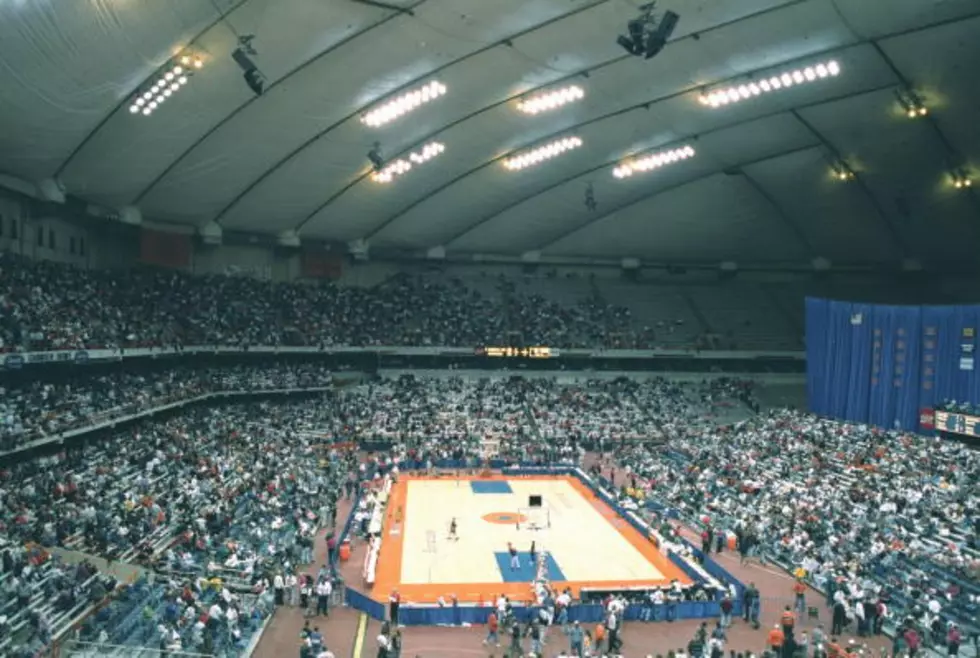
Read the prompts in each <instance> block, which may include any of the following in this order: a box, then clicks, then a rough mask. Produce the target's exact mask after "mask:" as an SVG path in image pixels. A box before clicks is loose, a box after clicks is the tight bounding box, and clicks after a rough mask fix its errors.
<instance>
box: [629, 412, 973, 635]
mask: <svg viewBox="0 0 980 658" xmlns="http://www.w3.org/2000/svg"><path fill="white" fill-rule="evenodd" d="M671 434H672V436H674V437H676V438H674V439H673V440H672V441H671V443H670V445H669V447H668V448H666V449H662V450H651V449H649V448H648V447H646V446H643V445H638V444H634V445H626V446H621V447H620V448H619V449H618V451H617V454H616V461H617V463H619V464H620V465H625V466H626V468H627V469H628V470H627V471H626V472H627V473H628V481H627V480H625V479H624V478H623V477H622V476H621V477H620V481H619V482H618V483H617V484H618V485H620V486H621V487H622V488H621V490H620V491H621V495H623V496H624V497H630V498H634V499H638V500H643V501H645V502H646V507H647V508H648V509H649V510H651V511H653V513H654V514H656V515H660V516H667V515H679V516H680V517H681V518H683V519H685V520H687V521H688V522H690V523H691V524H694V525H696V526H697V527H700V528H702V529H703V532H704V534H703V542H704V544H703V546H704V548H705V549H714V548H718V547H724V546H727V545H728V541H729V539H728V537H729V536H730V535H731V536H734V537H736V539H737V543H738V546H739V549H740V550H741V551H742V552H743V554H746V555H752V554H759V555H761V556H763V557H764V558H765V559H768V560H774V561H776V562H777V563H779V564H782V565H784V566H787V567H788V568H790V569H792V570H794V571H795V572H797V573H798V575H800V576H802V577H804V578H805V579H807V580H808V581H809V582H811V583H812V584H814V585H815V586H816V587H818V588H819V589H821V590H823V591H825V592H826V593H827V597H828V602H830V603H831V604H832V605H833V607H834V625H833V628H832V629H831V630H832V631H833V632H835V633H839V632H840V631H841V629H842V628H844V627H848V626H849V629H850V632H851V633H853V634H857V635H867V634H871V633H874V632H880V631H881V629H882V627H883V626H884V625H886V624H887V625H889V626H890V627H893V628H894V629H896V630H897V631H898V635H899V637H900V638H903V639H902V641H903V642H905V643H906V645H905V647H904V649H905V650H906V651H905V652H907V650H908V648H909V646H908V645H909V643H917V642H919V641H920V640H919V638H921V642H922V643H923V644H925V643H929V644H938V645H944V644H945V643H946V636H947V633H948V632H949V631H951V630H953V629H957V632H958V633H963V634H964V635H965V634H966V633H967V632H969V633H976V632H977V631H978V630H980V629H978V627H977V621H976V620H977V619H978V617H980V543H978V541H980V540H978V538H980V514H978V512H977V510H978V509H980V489H978V484H977V483H978V482H980V454H978V453H977V452H976V451H972V450H970V449H969V448H967V447H964V446H962V445H960V444H956V443H950V442H945V441H942V440H940V439H927V438H922V437H914V436H909V435H902V434H898V433H893V432H884V431H881V430H878V429H874V428H871V427H867V426H858V425H849V424H844V423H839V422H834V421H829V420H822V419H818V418H815V417H813V416H810V415H807V414H803V413H800V412H795V411H788V410H778V411H771V412H768V413H765V414H760V415H757V416H754V417H751V418H749V419H746V420H743V421H741V422H737V423H733V424H728V425H722V426H718V425H711V424H705V423H690V424H688V425H687V427H686V430H685V428H683V427H675V428H673V429H672V431H671ZM621 472H622V471H621ZM906 635H908V636H909V638H906ZM897 653H903V651H898V652H897Z"/></svg>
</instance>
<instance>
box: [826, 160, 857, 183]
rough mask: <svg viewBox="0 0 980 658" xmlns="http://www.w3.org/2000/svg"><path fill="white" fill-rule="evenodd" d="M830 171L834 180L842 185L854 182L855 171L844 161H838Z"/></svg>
mask: <svg viewBox="0 0 980 658" xmlns="http://www.w3.org/2000/svg"><path fill="white" fill-rule="evenodd" d="M830 171H831V174H833V176H834V178H836V179H837V180H839V181H841V182H842V183H846V182H847V181H849V180H854V170H852V169H851V168H850V166H848V164H847V163H846V162H844V161H843V160H838V161H837V162H835V163H834V164H832V165H831V166H830Z"/></svg>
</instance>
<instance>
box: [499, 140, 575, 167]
mask: <svg viewBox="0 0 980 658" xmlns="http://www.w3.org/2000/svg"><path fill="white" fill-rule="evenodd" d="M580 146H582V140H581V139H579V138H578V137H565V138H563V139H559V140H557V141H554V142H551V143H550V144H545V145H544V146H539V147H538V148H536V149H531V150H530V151H525V152H524V153H521V154H520V155H515V156H514V157H511V158H507V159H506V160H504V166H505V167H507V168H508V169H510V170H511V171H514V170H518V169H524V168H525V167H530V166H531V165H536V164H539V163H541V162H544V161H545V160H550V159H551V158H553V157H555V156H556V155H560V154H562V153H565V152H566V151H571V150H572V149H577V148H578V147H580Z"/></svg>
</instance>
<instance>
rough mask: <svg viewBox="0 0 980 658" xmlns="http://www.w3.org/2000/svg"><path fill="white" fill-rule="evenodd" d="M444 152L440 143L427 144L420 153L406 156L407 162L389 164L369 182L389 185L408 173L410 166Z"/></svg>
mask: <svg viewBox="0 0 980 658" xmlns="http://www.w3.org/2000/svg"><path fill="white" fill-rule="evenodd" d="M445 150H446V147H445V146H444V145H443V144H441V143H440V142H429V143H428V144H426V145H425V146H423V147H422V150H421V151H417V152H416V151H413V152H411V153H409V154H408V160H404V159H402V158H399V159H397V160H395V161H394V162H389V163H388V164H386V165H385V166H384V167H382V168H381V170H380V171H376V172H374V173H372V174H371V180H373V181H374V182H375V183H390V182H391V181H393V180H395V178H397V177H398V176H401V175H402V174H404V173H406V172H408V171H410V170H411V169H412V165H420V164H422V163H424V162H427V161H429V160H431V159H432V158H434V157H436V156H437V155H439V154H441V153H442V152H443V151H445Z"/></svg>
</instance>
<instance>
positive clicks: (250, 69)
mask: <svg viewBox="0 0 980 658" xmlns="http://www.w3.org/2000/svg"><path fill="white" fill-rule="evenodd" d="M254 38H255V35H254V34H246V35H244V36H241V37H238V48H235V50H234V51H233V52H232V53H231V58H232V59H233V60H235V63H236V64H238V68H240V69H241V70H242V71H243V72H244V74H243V75H242V77H243V78H244V79H245V84H247V85H248V88H249V89H251V90H252V93H254V94H255V95H256V96H261V95H262V92H263V91H265V77H264V76H263V75H262V72H261V71H259V67H258V66H256V65H255V62H253V61H252V57H254V56H256V55H258V52H257V51H256V50H255V47H254V46H253V45H252V40H253V39H254Z"/></svg>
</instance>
